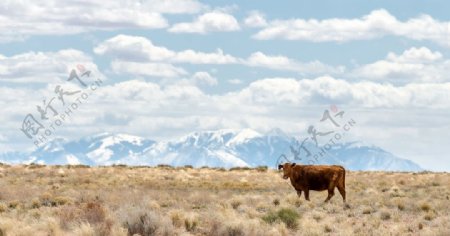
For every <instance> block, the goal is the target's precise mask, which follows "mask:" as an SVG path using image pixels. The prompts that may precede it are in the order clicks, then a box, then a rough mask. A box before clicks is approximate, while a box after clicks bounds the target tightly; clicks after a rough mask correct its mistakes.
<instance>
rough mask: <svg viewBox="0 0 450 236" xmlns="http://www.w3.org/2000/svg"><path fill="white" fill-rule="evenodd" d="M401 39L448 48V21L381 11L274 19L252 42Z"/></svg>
mask: <svg viewBox="0 0 450 236" xmlns="http://www.w3.org/2000/svg"><path fill="white" fill-rule="evenodd" d="M385 35H394V36H402V37H406V38H409V39H414V40H429V41H433V42H436V43H438V44H441V45H443V46H446V47H450V40H449V39H450V22H442V21H438V20H436V19H433V18H432V17H431V16H429V15H421V16H418V17H416V18H411V19H409V20H407V21H399V20H398V19H396V18H395V17H394V16H393V15H391V14H390V13H389V12H388V11H386V10H384V9H380V10H374V11H372V12H371V13H370V14H368V15H365V16H363V17H361V18H355V19H345V18H330V19H324V20H317V19H309V20H306V19H291V20H274V21H271V22H269V24H268V26H266V27H265V28H263V29H262V30H261V31H259V32H258V33H256V34H255V35H254V36H253V37H254V38H256V39H262V40H264V39H276V38H279V39H287V40H306V41H313V42H329V41H335V42H346V41H352V40H365V39H374V38H379V37H383V36H385Z"/></svg>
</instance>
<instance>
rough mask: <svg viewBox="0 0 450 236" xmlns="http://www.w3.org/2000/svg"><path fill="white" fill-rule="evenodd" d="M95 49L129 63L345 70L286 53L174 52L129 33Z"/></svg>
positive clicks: (306, 71) (304, 71)
mask: <svg viewBox="0 0 450 236" xmlns="http://www.w3.org/2000/svg"><path fill="white" fill-rule="evenodd" d="M94 52H95V53H96V54H98V55H109V56H112V57H114V58H116V59H118V60H121V61H131V62H150V61H156V62H166V63H191V64H242V65H247V66H253V67H265V68H269V69H275V70H287V71H295V72H298V73H302V74H340V73H343V72H344V71H345V67H343V66H336V67H334V66H330V65H326V64H324V63H321V62H319V61H312V62H307V63H304V62H299V61H297V60H294V59H291V58H288V57H285V56H281V55H277V56H271V55H266V54H264V53H262V52H255V53H253V54H251V55H250V56H249V57H248V58H247V59H242V58H237V57H234V56H232V55H230V54H226V53H224V52H223V51H222V50H221V49H217V51H216V52H198V51H194V50H192V49H187V50H182V51H178V52H177V51H173V50H171V49H167V48H165V47H161V46H156V45H154V44H153V43H152V42H151V41H150V40H149V39H147V38H144V37H139V36H129V35H117V36H115V37H113V38H110V39H107V40H105V41H104V42H102V43H100V44H99V45H98V46H97V47H95V48H94Z"/></svg>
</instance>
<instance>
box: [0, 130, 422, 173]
mask: <svg viewBox="0 0 450 236" xmlns="http://www.w3.org/2000/svg"><path fill="white" fill-rule="evenodd" d="M296 142H297V143H298V141H296V140H295V138H294V137H290V136H288V135H286V134H285V133H283V132H282V131H281V130H279V129H274V130H272V131H270V132H268V133H265V134H261V133H258V132H256V131H254V130H251V129H243V130H231V129H223V130H215V131H201V132H193V133H190V134H188V135H185V136H182V137H180V138H177V139H173V140H169V141H155V140H152V139H147V138H143V137H138V136H133V135H128V134H111V133H101V134H96V135H92V136H88V137H84V138H81V139H79V140H65V139H61V138H56V139H54V140H52V141H49V142H47V143H46V144H45V145H43V146H41V147H39V148H37V149H36V150H34V151H32V152H29V153H27V152H7V153H3V154H0V162H4V163H10V164H18V163H27V164H29V163H38V164H48V165H56V164H84V165H90V166H98V165H113V164H126V165H149V166H154V165H158V164H168V165H172V166H183V165H192V166H194V167H202V166H209V167H224V168H230V167H237V166H248V167H256V166H268V167H270V168H276V166H277V164H278V163H277V161H278V159H279V157H280V156H281V155H282V154H285V156H286V157H287V158H288V159H289V160H294V159H293V155H291V149H290V146H292V145H294V144H295V143H296ZM304 147H305V148H307V149H308V150H310V152H311V153H313V154H314V153H318V152H320V148H318V147H317V146H315V144H313V143H312V142H309V143H308V142H306V143H305V146H304ZM308 160H312V158H302V159H301V160H296V162H299V163H308V162H309V161H308ZM314 164H339V165H342V166H344V167H345V168H347V169H349V170H382V171H421V170H423V169H422V168H421V167H420V166H419V165H417V164H416V163H414V162H412V161H410V160H407V159H402V158H399V157H397V156H395V155H394V154H392V153H390V152H388V151H385V150H383V149H381V148H379V147H376V146H373V145H371V146H370V145H364V144H362V143H361V142H346V143H336V144H334V145H332V146H331V147H329V148H328V149H327V151H326V153H325V155H323V156H322V157H320V158H318V159H317V161H316V162H315V163H314Z"/></svg>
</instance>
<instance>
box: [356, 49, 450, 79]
mask: <svg viewBox="0 0 450 236" xmlns="http://www.w3.org/2000/svg"><path fill="white" fill-rule="evenodd" d="M449 70H450V60H447V59H444V58H443V56H442V54H441V53H440V52H437V51H436V52H433V51H431V50H430V49H428V48H426V47H421V48H415V47H412V48H410V49H407V50H405V51H404V52H403V53H402V54H400V55H397V54H395V53H393V52H390V53H388V55H387V56H386V58H385V59H383V60H378V61H376V62H373V63H369V64H366V65H362V66H359V67H357V68H355V69H354V70H353V71H352V72H351V73H350V77H354V78H364V79H369V80H378V81H390V82H393V83H402V84H405V83H410V82H444V81H450V76H449V75H448V73H447V72H448V71H449Z"/></svg>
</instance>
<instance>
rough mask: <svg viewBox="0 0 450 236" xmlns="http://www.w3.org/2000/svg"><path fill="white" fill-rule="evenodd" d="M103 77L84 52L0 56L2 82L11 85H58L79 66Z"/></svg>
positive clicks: (71, 51)
mask: <svg viewBox="0 0 450 236" xmlns="http://www.w3.org/2000/svg"><path fill="white" fill-rule="evenodd" d="M79 64H81V65H83V66H84V67H86V68H89V70H91V71H92V72H94V73H95V74H96V75H99V76H100V75H101V73H100V72H99V70H98V68H97V66H96V65H95V64H94V63H93V61H92V58H91V57H90V56H88V55H86V54H85V53H84V52H82V51H78V50H75V49H65V50H60V51H57V52H33V51H31V52H27V53H21V54H17V55H13V56H10V57H7V56H3V55H1V54H0V81H3V82H11V83H51V82H53V83H57V82H61V81H62V78H66V77H67V76H68V75H69V72H70V71H71V70H72V69H74V68H76V66H77V65H79Z"/></svg>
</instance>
